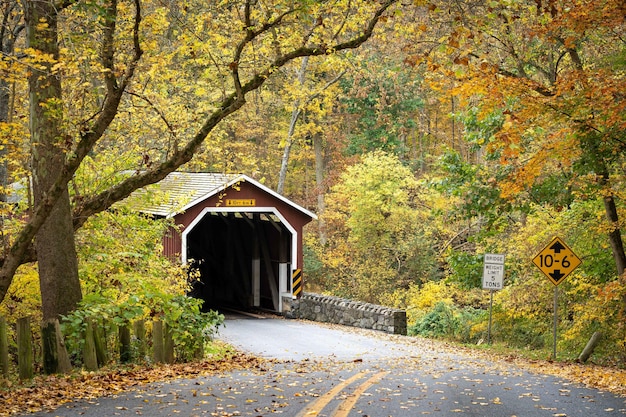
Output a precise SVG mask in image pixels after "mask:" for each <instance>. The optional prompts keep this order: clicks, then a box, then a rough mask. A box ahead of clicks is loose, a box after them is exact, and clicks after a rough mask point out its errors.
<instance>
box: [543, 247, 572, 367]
mask: <svg viewBox="0 0 626 417" xmlns="http://www.w3.org/2000/svg"><path fill="white" fill-rule="evenodd" d="M581 263H582V261H581V260H580V258H579V257H578V256H576V254H575V253H574V252H573V251H572V250H571V249H570V248H569V246H567V245H566V244H565V242H564V241H562V240H561V239H560V238H558V237H555V238H554V239H552V241H551V242H550V243H548V245H547V246H546V247H545V248H543V249H542V250H541V252H539V253H538V254H537V256H535V257H534V258H533V264H535V266H536V267H537V268H539V269H540V270H541V272H543V274H544V275H545V276H546V277H548V279H549V280H550V281H551V282H552V283H553V284H554V326H553V327H554V328H553V339H554V340H553V347H552V358H553V359H555V360H556V328H557V321H558V315H557V307H558V294H559V292H558V288H557V286H558V285H559V284H560V283H561V282H563V280H564V279H565V278H567V276H568V275H569V274H571V273H572V271H573V270H574V269H576V268H578V266H579V265H580V264H581Z"/></svg>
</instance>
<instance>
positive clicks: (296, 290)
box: [291, 269, 302, 298]
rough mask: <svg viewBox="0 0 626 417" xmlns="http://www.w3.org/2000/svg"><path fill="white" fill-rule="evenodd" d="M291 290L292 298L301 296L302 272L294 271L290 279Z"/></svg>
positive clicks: (299, 270)
mask: <svg viewBox="0 0 626 417" xmlns="http://www.w3.org/2000/svg"><path fill="white" fill-rule="evenodd" d="M291 289H292V293H293V295H294V297H298V298H299V297H300V295H302V270H301V269H296V270H294V271H293V275H292V277H291Z"/></svg>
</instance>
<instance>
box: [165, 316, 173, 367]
mask: <svg viewBox="0 0 626 417" xmlns="http://www.w3.org/2000/svg"><path fill="white" fill-rule="evenodd" d="M164 327H165V331H164V332H163V336H165V341H164V342H163V355H164V357H163V359H165V363H174V338H173V337H172V329H171V327H170V326H169V325H168V324H167V323H165V326H164Z"/></svg>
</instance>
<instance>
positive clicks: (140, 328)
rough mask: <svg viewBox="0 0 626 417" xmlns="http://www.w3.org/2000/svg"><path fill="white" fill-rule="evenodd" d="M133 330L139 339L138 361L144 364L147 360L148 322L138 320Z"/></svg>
mask: <svg viewBox="0 0 626 417" xmlns="http://www.w3.org/2000/svg"><path fill="white" fill-rule="evenodd" d="M133 330H134V333H135V337H136V338H137V357H138V358H137V359H139V360H140V361H142V362H143V361H145V360H146V322H145V321H143V320H137V321H136V322H135V323H133Z"/></svg>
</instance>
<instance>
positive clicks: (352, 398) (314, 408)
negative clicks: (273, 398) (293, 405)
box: [296, 371, 389, 417]
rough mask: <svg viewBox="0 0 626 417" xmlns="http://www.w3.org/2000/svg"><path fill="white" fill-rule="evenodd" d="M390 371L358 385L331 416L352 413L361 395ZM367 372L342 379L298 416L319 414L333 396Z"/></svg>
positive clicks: (344, 416)
mask: <svg viewBox="0 0 626 417" xmlns="http://www.w3.org/2000/svg"><path fill="white" fill-rule="evenodd" d="M388 373H389V372H386V371H382V372H378V373H377V374H374V375H373V376H371V377H369V378H368V379H367V380H365V381H364V382H363V383H361V384H360V385H359V386H357V387H356V388H355V389H354V392H353V393H352V394H350V395H349V396H348V397H347V398H346V399H344V400H343V401H342V402H341V403H339V405H338V406H337V408H335V410H334V411H333V412H332V413H331V414H329V417H347V416H348V413H350V410H352V407H354V405H355V404H356V402H357V401H358V399H359V398H360V397H361V395H363V393H364V392H365V391H367V389H368V388H369V387H371V386H372V385H374V384H377V383H379V382H380V380H381V379H382V378H383V377H384V376H385V375H387V374H388ZM367 374H368V372H364V371H363V372H359V373H358V374H356V375H353V376H352V377H350V378H348V379H346V380H345V381H342V382H341V383H340V384H338V385H337V386H336V387H334V388H333V389H331V390H330V391H328V392H327V393H325V394H324V395H322V396H321V397H319V398H318V399H317V400H315V401H313V402H312V403H311V404H309V405H307V406H306V407H305V408H303V409H302V410H301V411H300V412H299V413H298V414H296V417H315V416H317V415H318V414H319V413H320V412H321V411H322V410H323V409H324V407H326V406H327V405H328V403H330V402H331V401H332V400H333V398H335V397H336V396H337V394H339V393H340V392H341V391H342V390H344V389H345V388H346V387H348V386H349V385H351V384H352V383H353V382H355V381H358V380H359V379H362V378H364V377H365V376H366V375H367Z"/></svg>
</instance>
